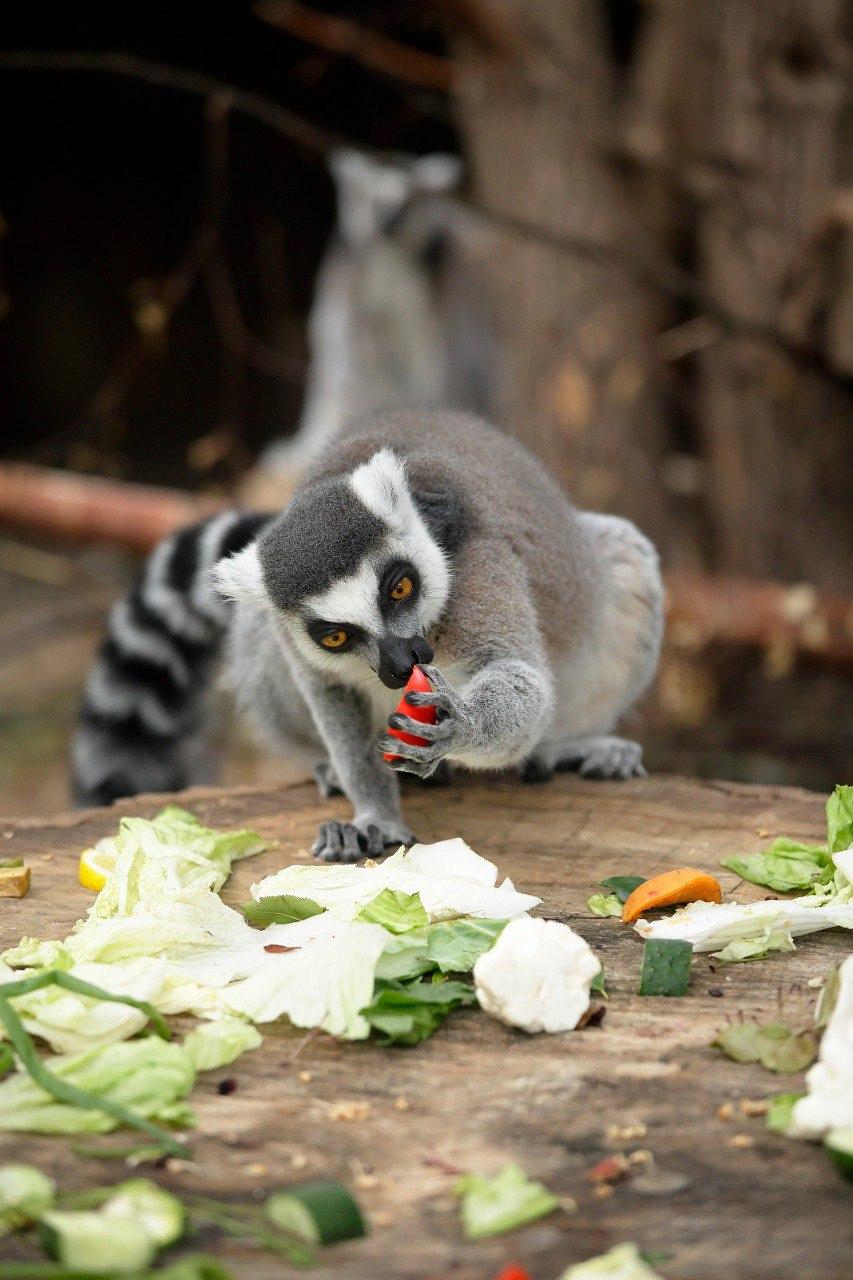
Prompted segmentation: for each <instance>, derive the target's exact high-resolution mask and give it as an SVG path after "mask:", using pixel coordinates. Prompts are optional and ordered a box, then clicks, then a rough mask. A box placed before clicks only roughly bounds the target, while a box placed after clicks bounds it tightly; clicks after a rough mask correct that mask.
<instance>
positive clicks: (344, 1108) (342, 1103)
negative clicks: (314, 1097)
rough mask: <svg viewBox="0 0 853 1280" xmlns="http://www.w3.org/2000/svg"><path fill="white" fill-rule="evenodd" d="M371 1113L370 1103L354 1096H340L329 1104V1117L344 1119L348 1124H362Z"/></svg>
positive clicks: (331, 1118)
mask: <svg viewBox="0 0 853 1280" xmlns="http://www.w3.org/2000/svg"><path fill="white" fill-rule="evenodd" d="M369 1115H370V1103H369V1102H359V1101H358V1100H356V1099H352V1098H340V1099H339V1100H338V1101H337V1102H332V1103H330V1105H329V1119H330V1120H342V1121H344V1122H345V1123H346V1124H360V1123H361V1121H362V1120H366V1119H367V1117H368V1116H369Z"/></svg>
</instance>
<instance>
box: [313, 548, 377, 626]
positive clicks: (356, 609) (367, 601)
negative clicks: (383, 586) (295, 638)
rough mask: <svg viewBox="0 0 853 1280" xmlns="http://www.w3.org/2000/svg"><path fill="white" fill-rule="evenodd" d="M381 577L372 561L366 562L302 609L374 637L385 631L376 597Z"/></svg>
mask: <svg viewBox="0 0 853 1280" xmlns="http://www.w3.org/2000/svg"><path fill="white" fill-rule="evenodd" d="M378 591H379V577H378V575H377V573H376V569H375V568H374V567H373V564H372V563H371V562H370V561H369V560H363V561H362V563H361V564H360V565H359V567H358V568H357V569H356V571H355V573H351V574H348V575H347V577H346V578H340V579H339V580H338V581H337V582H334V583H332V585H331V586H330V587H328V588H327V589H326V590H325V591H320V592H318V593H317V595H314V596H309V597H308V599H307V600H306V601H305V603H304V605H303V609H304V610H307V612H308V613H310V614H312V615H313V616H314V617H316V618H323V619H325V620H327V621H329V622H341V623H346V622H350V623H353V624H354V625H355V626H357V627H361V628H362V629H363V630H364V631H367V632H368V633H370V634H373V635H375V634H376V633H377V632H379V631H381V630H382V615H381V613H380V612H379V603H378V597H377V593H378Z"/></svg>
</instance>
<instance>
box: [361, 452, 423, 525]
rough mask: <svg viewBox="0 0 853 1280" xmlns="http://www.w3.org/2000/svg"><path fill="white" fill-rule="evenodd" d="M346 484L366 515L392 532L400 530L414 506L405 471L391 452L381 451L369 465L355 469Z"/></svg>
mask: <svg viewBox="0 0 853 1280" xmlns="http://www.w3.org/2000/svg"><path fill="white" fill-rule="evenodd" d="M349 482H350V485H351V486H352V489H353V491H354V493H355V495H356V497H357V498H358V500H359V501H360V502H361V503H362V504H363V505H364V506H365V507H367V509H368V511H370V512H372V513H373V515H375V516H377V517H378V518H379V519H380V520H384V521H385V523H386V524H388V525H390V526H391V528H392V529H397V528H399V527H400V525H401V524H402V523H403V522H405V520H406V519H407V517H408V516H409V515H410V513H411V511H412V506H413V504H412V499H411V495H410V494H409V486H408V485H407V484H406V468H405V466H404V464H403V462H402V460H401V459H400V458H398V457H397V455H396V454H395V453H393V452H392V450H391V449H380V450H379V452H378V453H374V455H373V457H372V458H370V459H369V461H367V462H363V463H362V464H361V466H360V467H356V469H355V471H353V473H352V475H351V476H350V478H349Z"/></svg>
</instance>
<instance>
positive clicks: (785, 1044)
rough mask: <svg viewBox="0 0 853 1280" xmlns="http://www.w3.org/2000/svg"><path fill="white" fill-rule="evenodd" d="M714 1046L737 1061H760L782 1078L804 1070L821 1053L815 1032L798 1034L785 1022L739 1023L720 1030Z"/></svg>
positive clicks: (713, 1042)
mask: <svg viewBox="0 0 853 1280" xmlns="http://www.w3.org/2000/svg"><path fill="white" fill-rule="evenodd" d="M712 1044H713V1045H714V1046H715V1048H717V1049H722V1051H723V1053H725V1054H726V1055H727V1056H728V1057H729V1058H733V1059H734V1060H735V1062H760V1063H761V1065H762V1066H763V1067H766V1068H767V1070H768V1071H776V1072H778V1073H779V1074H780V1075H787V1074H789V1073H793V1072H795V1071H804V1070H805V1069H806V1067H810V1066H811V1064H812V1063H813V1062H814V1060H815V1058H816V1057H817V1050H818V1040H817V1036H816V1035H815V1034H814V1032H812V1031H801V1032H795V1031H792V1030H791V1029H790V1027H786V1026H785V1025H784V1024H783V1023H781V1022H768V1023H764V1024H761V1023H758V1022H736V1023H733V1024H732V1026H730V1027H725V1028H724V1029H723V1030H722V1031H720V1032H719V1033H718V1035H717V1036H716V1038H715V1039H714V1040H713V1041H712Z"/></svg>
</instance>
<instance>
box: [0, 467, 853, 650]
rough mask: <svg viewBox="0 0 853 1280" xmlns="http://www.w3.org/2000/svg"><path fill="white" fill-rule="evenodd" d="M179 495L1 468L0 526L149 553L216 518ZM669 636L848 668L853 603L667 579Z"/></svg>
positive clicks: (678, 574) (749, 582) (761, 587)
mask: <svg viewBox="0 0 853 1280" xmlns="http://www.w3.org/2000/svg"><path fill="white" fill-rule="evenodd" d="M222 505H223V504H222V502H221V501H217V500H215V499H209V498H200V497H195V496H193V495H192V494H188V493H184V492H181V491H179V490H176V489H162V488H155V487H154V486H149V485H141V484H130V483H128V482H126V481H119V480H104V479H100V478H98V477H95V476H86V475H79V474H75V473H74V472H70V471H53V470H50V469H48V468H46V467H34V466H30V465H29V464H27V463H16V462H5V463H3V462H0V526H5V527H6V528H9V529H15V530H17V531H18V532H28V533H33V534H39V535H41V536H46V537H49V538H52V539H56V540H57V541H58V542H69V541H70V542H105V543H111V544H112V545H114V546H120V547H125V548H127V549H128V550H131V551H138V552H147V551H150V550H151V548H152V547H154V546H155V545H156V543H157V542H158V541H159V540H160V538H163V537H165V536H166V535H167V534H169V533H172V532H173V531H174V530H175V529H178V528H180V527H181V526H182V525H186V524H191V523H192V522H193V521H194V520H199V519H202V518H203V517H204V516H206V515H209V514H210V513H211V512H213V511H216V510H219V509H221V507H222ZM666 586H667V636H668V640H669V643H670V644H671V645H673V646H675V647H677V648H680V649H683V650H690V651H696V652H699V651H701V650H703V649H705V648H707V647H708V646H709V645H711V644H729V645H734V646H736V647H745V648H757V649H762V650H779V649H785V650H788V651H790V652H791V653H792V654H793V655H794V656H800V657H803V658H807V659H809V660H811V661H815V662H818V663H821V664H824V665H827V666H831V667H842V668H848V667H849V668H853V601H851V600H848V599H845V598H844V597H843V596H833V595H830V594H828V593H826V592H818V591H817V590H816V589H815V588H814V587H812V586H810V585H809V584H807V583H800V584H799V585H795V586H786V585H785V584H784V583H780V582H762V581H757V580H755V579H751V578H730V577H725V576H723V575H711V574H699V573H688V572H685V571H676V570H674V571H672V572H671V573H669V574H668V575H667V583H666Z"/></svg>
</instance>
